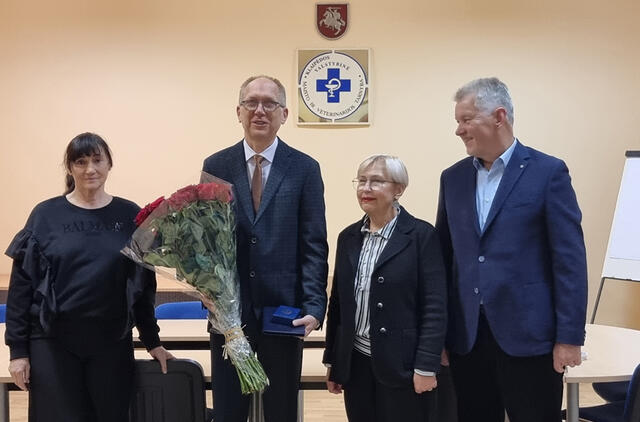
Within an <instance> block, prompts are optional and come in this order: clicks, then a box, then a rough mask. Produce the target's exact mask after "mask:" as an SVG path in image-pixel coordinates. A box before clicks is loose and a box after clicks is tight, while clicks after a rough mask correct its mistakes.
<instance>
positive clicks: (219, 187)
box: [196, 182, 231, 203]
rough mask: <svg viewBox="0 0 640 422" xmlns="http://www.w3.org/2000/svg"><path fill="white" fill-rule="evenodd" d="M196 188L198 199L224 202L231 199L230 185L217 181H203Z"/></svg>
mask: <svg viewBox="0 0 640 422" xmlns="http://www.w3.org/2000/svg"><path fill="white" fill-rule="evenodd" d="M196 189H197V190H198V199H200V200H202V201H213V200H216V201H220V202H224V203H227V202H230V201H231V186H230V185H226V184H218V183H215V182H211V183H202V184H200V185H198V186H196Z"/></svg>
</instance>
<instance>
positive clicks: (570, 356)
mask: <svg viewBox="0 0 640 422" xmlns="http://www.w3.org/2000/svg"><path fill="white" fill-rule="evenodd" d="M581 363H582V354H581V352H580V346H575V345H573V344H562V343H556V345H555V346H553V369H555V370H556V372H558V373H563V372H564V368H565V366H570V367H572V368H573V367H574V366H576V365H580V364H581Z"/></svg>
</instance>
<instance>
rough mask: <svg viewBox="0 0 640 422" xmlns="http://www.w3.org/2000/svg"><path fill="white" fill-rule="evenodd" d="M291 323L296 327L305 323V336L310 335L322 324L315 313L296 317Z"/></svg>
mask: <svg viewBox="0 0 640 422" xmlns="http://www.w3.org/2000/svg"><path fill="white" fill-rule="evenodd" d="M291 324H293V326H294V327H297V326H299V325H304V336H305V337H306V336H308V335H309V333H311V332H312V331H313V330H315V329H316V328H318V327H319V326H320V322H318V320H317V319H316V317H314V316H313V315H305V316H303V317H302V318H298V319H294V320H293V321H292V322H291Z"/></svg>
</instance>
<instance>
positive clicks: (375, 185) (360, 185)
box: [351, 178, 396, 190]
mask: <svg viewBox="0 0 640 422" xmlns="http://www.w3.org/2000/svg"><path fill="white" fill-rule="evenodd" d="M351 182H352V183H353V188H354V189H355V190H362V189H364V188H365V187H366V186H367V182H368V183H369V189H371V190H380V189H382V187H383V186H384V184H385V183H396V182H394V181H392V180H382V179H365V178H362V179H353V180H352V181H351Z"/></svg>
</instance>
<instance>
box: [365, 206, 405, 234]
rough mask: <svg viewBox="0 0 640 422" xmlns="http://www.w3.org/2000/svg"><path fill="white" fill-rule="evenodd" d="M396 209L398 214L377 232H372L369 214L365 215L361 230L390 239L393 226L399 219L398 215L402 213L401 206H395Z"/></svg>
mask: <svg viewBox="0 0 640 422" xmlns="http://www.w3.org/2000/svg"><path fill="white" fill-rule="evenodd" d="M394 208H395V209H396V211H397V212H396V216H395V217H393V218H392V219H391V220H390V221H389V222H388V223H387V224H385V225H384V226H383V227H382V228H381V229H380V230H378V231H377V232H372V231H371V230H369V223H370V221H369V216H368V215H365V216H364V220H362V227H361V228H360V231H361V232H362V233H365V234H366V233H369V234H372V235H378V236H380V237H382V238H384V239H386V240H389V237H391V233H392V232H393V228H394V227H395V225H396V222H397V221H398V216H399V215H400V208H397V207H394Z"/></svg>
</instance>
